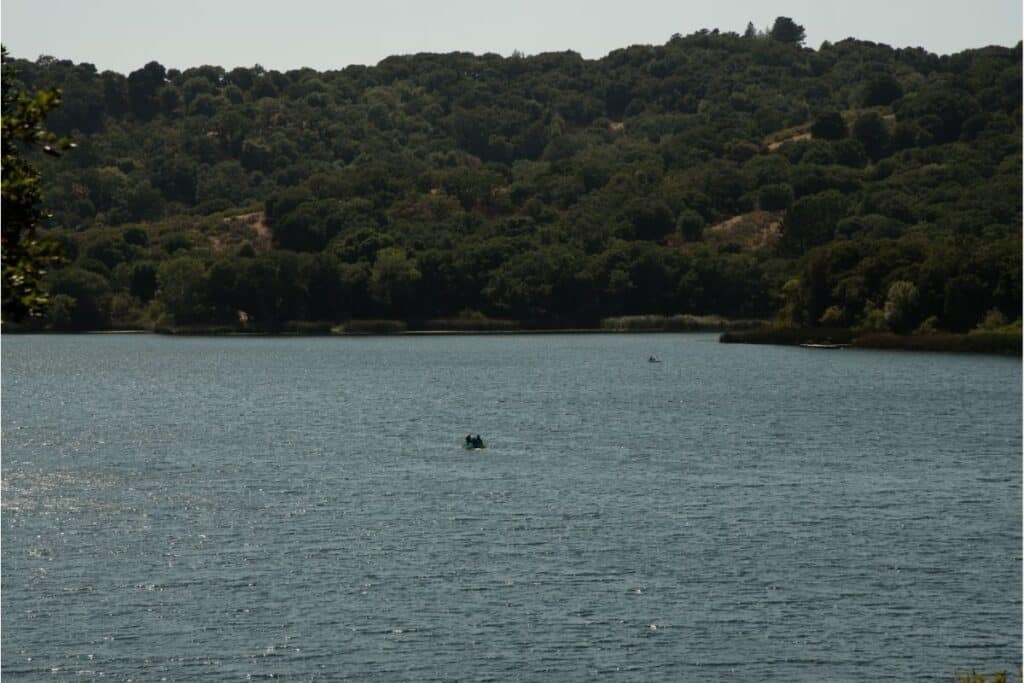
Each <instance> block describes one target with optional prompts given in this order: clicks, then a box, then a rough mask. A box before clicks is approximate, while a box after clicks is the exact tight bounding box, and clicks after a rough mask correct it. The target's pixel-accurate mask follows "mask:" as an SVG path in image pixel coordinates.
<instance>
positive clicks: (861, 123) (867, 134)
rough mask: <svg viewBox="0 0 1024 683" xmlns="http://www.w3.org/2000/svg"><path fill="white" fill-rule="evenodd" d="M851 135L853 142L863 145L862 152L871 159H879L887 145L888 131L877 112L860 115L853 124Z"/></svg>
mask: <svg viewBox="0 0 1024 683" xmlns="http://www.w3.org/2000/svg"><path fill="white" fill-rule="evenodd" d="M852 134H853V139H854V140H857V141H858V142H860V143H861V144H862V145H864V150H865V151H867V153H868V156H870V157H871V158H872V159H878V158H879V157H881V156H882V153H883V152H884V151H885V148H886V147H887V146H888V144H889V131H888V130H887V129H886V127H885V121H884V120H883V119H882V117H881V116H879V115H878V112H874V111H869V112H867V113H866V114H861V115H860V116H859V117H858V118H857V120H856V121H854V123H853V131H852Z"/></svg>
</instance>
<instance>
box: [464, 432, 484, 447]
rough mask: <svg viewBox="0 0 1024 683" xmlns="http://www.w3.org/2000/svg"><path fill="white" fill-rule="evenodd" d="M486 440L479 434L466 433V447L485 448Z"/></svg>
mask: <svg viewBox="0 0 1024 683" xmlns="http://www.w3.org/2000/svg"><path fill="white" fill-rule="evenodd" d="M483 447H484V440H483V439H482V438H481V437H480V435H479V434H466V448H483Z"/></svg>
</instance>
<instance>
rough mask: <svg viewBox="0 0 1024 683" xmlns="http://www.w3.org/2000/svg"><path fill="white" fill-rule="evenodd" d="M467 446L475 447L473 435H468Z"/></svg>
mask: <svg viewBox="0 0 1024 683" xmlns="http://www.w3.org/2000/svg"><path fill="white" fill-rule="evenodd" d="M466 445H467V446H472V445H473V434H472V433H470V434H466Z"/></svg>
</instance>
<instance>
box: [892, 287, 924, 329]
mask: <svg viewBox="0 0 1024 683" xmlns="http://www.w3.org/2000/svg"><path fill="white" fill-rule="evenodd" d="M918 298H919V297H918V293H917V287H915V286H914V284H913V283H912V282H907V281H906V280H897V281H896V282H894V283H892V285H891V286H890V287H889V293H888V294H886V297H885V322H886V323H887V324H888V325H889V329H891V330H892V331H893V332H899V333H904V332H909V331H910V330H912V329H914V325H915V324H916V323H917V302H918Z"/></svg>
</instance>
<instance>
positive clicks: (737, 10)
mask: <svg viewBox="0 0 1024 683" xmlns="http://www.w3.org/2000/svg"><path fill="white" fill-rule="evenodd" d="M777 16H788V17H791V18H793V19H794V20H795V21H796V22H797V23H799V24H802V25H803V26H804V27H805V28H806V30H807V45H808V46H810V47H815V48H816V47H818V46H819V45H820V44H821V43H822V41H825V40H830V41H833V42H835V41H839V40H842V39H844V38H847V37H851V36H852V37H855V38H859V39H863V40H872V41H875V42H879V43H887V44H889V45H892V46H893V47H923V48H925V49H927V50H929V51H931V52H936V53H939V54H948V53H951V52H959V51H960V50H964V49H967V48H972V47H982V46H985V45H1004V46H1011V45H1015V44H1016V43H1017V41H1019V40H1020V39H1021V22H1022V19H1021V0H958V1H957V2H949V1H947V0H819V1H817V2H814V1H811V0H775V1H774V2H768V1H764V0H713V1H708V0H702V1H699V2H687V1H685V0H618V1H617V2H612V1H610V0H565V1H560V0H502V1H500V2H490V1H489V0H434V1H433V2H427V1H426V0H423V1H419V2H417V1H414V0H360V1H358V2H354V1H349V0H337V1H332V0H176V1H168V0H163V1H160V2H154V1H152V0H2V3H0V32H2V37H3V42H4V44H5V45H6V46H7V49H8V51H9V52H10V53H11V54H12V55H14V56H15V57H23V58H26V59H32V60H34V59H35V58H36V57H38V56H39V55H41V54H47V55H52V56H54V57H58V58H61V59H71V60H74V61H76V62H91V63H93V64H95V65H96V66H97V68H99V69H101V70H103V69H111V70H114V71H119V72H122V73H127V72H129V71H133V70H135V69H137V68H139V67H141V66H142V65H143V64H145V63H146V62H149V61H151V60H156V61H158V62H160V63H161V64H163V65H164V66H166V67H168V68H179V69H184V68H187V67H190V66H198V65H201V64H214V65H218V66H223V67H226V68H231V67H235V66H252V65H253V64H257V63H258V64H262V65H263V66H264V67H266V68H268V69H279V70H282V71H283V70H287V69H293V68H298V67H302V66H309V67H313V68H315V69H318V70H324V69H336V68H342V67H345V66H348V65H349V64H376V63H377V62H379V61H380V60H381V59H383V58H385V57H387V56H389V55H394V54H412V53H416V52H452V51H466V52H473V53H476V54H482V53H484V52H496V53H498V54H501V55H509V54H511V53H512V51H513V50H519V51H520V52H523V53H525V54H528V55H530V54H536V53H539V52H548V51H556V50H575V51H576V52H579V53H580V54H582V55H583V56H584V57H586V58H588V59H593V58H599V57H603V56H604V55H606V54H607V53H608V52H610V51H611V50H614V49H617V48H620V47H626V46H629V45H635V44H656V45H660V44H663V43H664V42H665V41H667V40H668V39H669V37H670V36H671V35H672V34H673V33H682V34H684V35H685V34H688V33H692V32H693V31H696V30H698V29H701V28H709V29H710V28H718V29H720V30H722V31H736V32H738V33H742V32H743V30H744V29H745V28H746V25H747V22H748V21H753V22H754V25H755V26H757V27H758V28H764V27H766V26H768V25H770V24H771V23H772V21H773V20H774V18H775V17H777Z"/></svg>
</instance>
